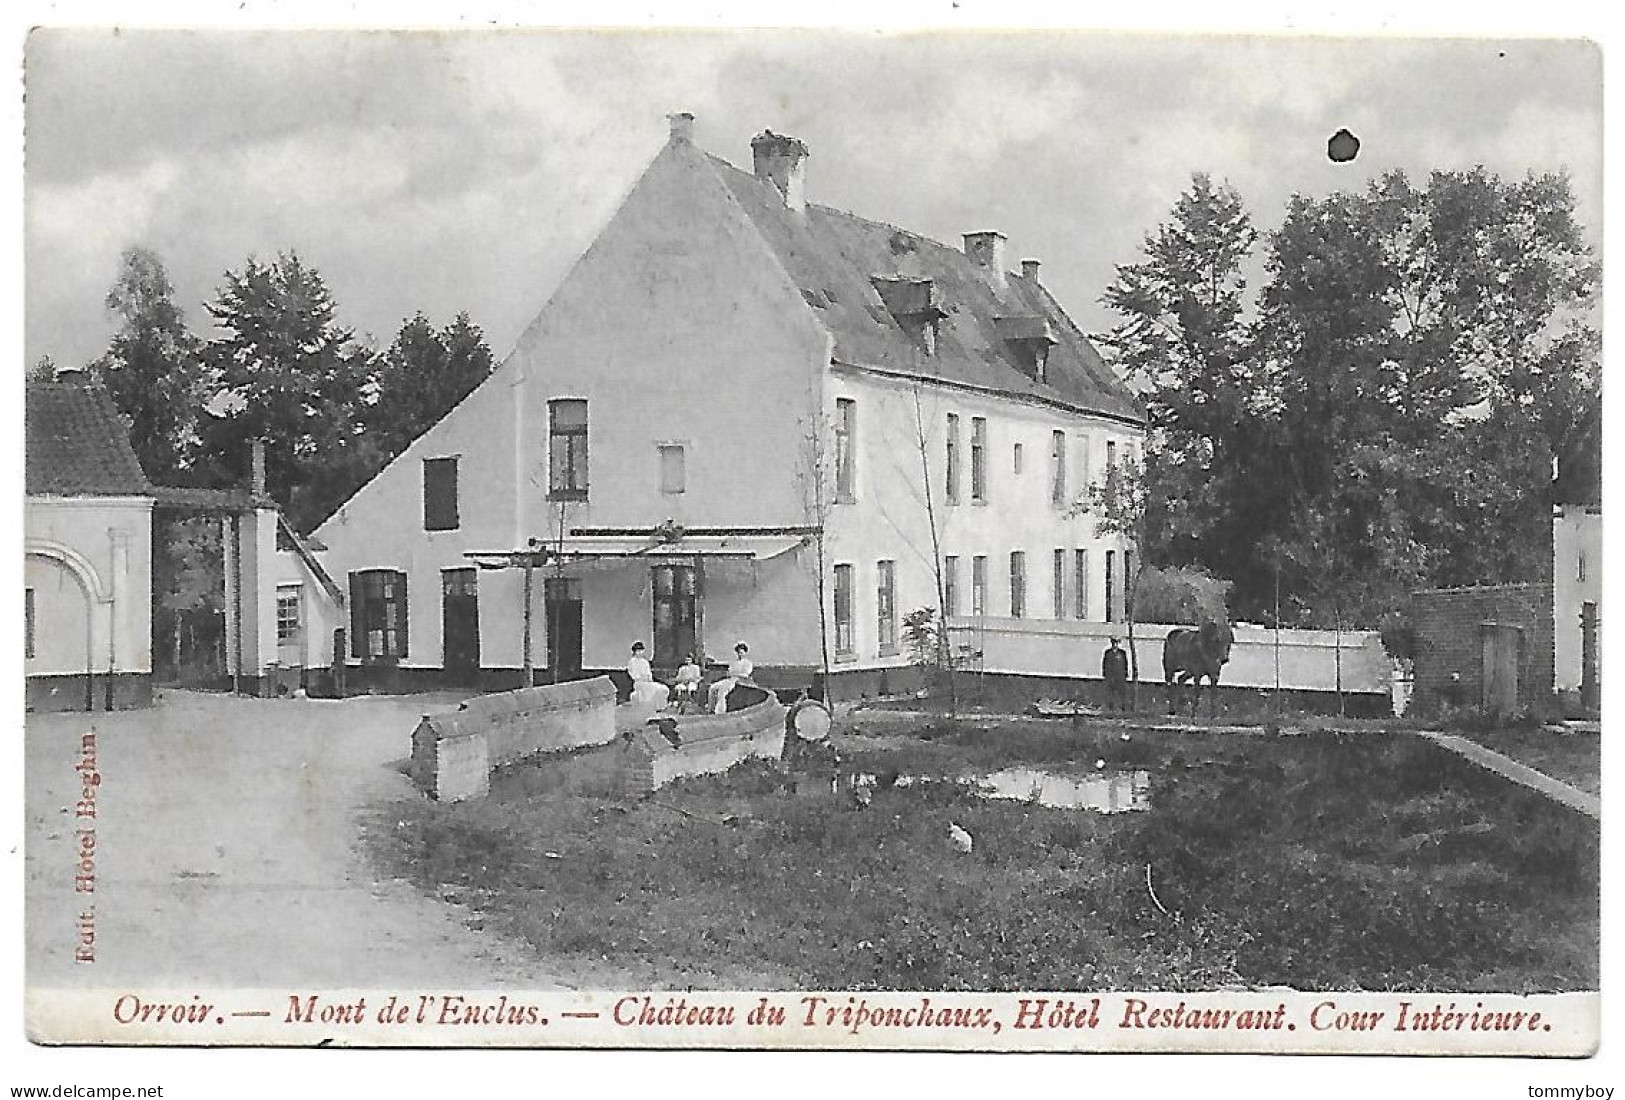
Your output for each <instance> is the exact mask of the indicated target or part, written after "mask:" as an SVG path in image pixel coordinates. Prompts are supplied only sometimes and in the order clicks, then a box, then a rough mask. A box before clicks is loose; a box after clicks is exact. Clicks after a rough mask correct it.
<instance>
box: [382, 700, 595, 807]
mask: <svg viewBox="0 0 1625 1100" xmlns="http://www.w3.org/2000/svg"><path fill="white" fill-rule="evenodd" d="M614 739H615V686H614V685H613V684H612V683H610V681H609V679H608V677H603V676H600V677H597V678H595V679H592V680H576V681H572V682H569V683H563V684H548V685H545V686H543V687H534V688H521V689H519V690H518V691H505V692H499V693H497V694H494V695H479V696H475V697H474V698H472V699H469V700H468V701H467V702H465V703H464V704H463V705H462V707H461V708H460V709H459V710H458V711H457V712H456V713H454V714H436V715H424V717H423V720H422V721H420V722H419V723H418V726H417V729H415V730H414V731H413V732H412V778H413V781H414V782H416V783H417V785H418V786H419V787H421V788H423V789H424V790H425V791H427V792H429V793H430V794H431V795H433V796H434V797H435V798H437V799H439V800H440V801H443V802H453V801H457V800H459V799H465V798H480V797H483V796H484V795H485V794H486V793H487V792H488V791H489V790H490V772H491V769H492V768H496V767H501V766H502V765H504V764H512V763H513V762H515V761H517V760H523V759H525V758H526V757H531V756H536V755H538V754H541V753H548V752H562V751H565V750H567V749H578V748H584V747H588V746H593V745H607V744H609V743H610V742H611V741H613V740H614Z"/></svg>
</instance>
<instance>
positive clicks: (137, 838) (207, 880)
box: [26, 692, 563, 989]
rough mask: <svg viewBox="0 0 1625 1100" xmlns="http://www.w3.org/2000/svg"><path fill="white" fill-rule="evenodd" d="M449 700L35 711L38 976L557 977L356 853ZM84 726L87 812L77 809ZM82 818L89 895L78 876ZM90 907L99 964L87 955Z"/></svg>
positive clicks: (128, 980)
mask: <svg viewBox="0 0 1625 1100" xmlns="http://www.w3.org/2000/svg"><path fill="white" fill-rule="evenodd" d="M454 706H455V699H454V698H452V697H450V696H444V695H442V696H404V697H373V698H358V699H349V700H344V701H328V700H257V699H239V698H232V697H229V696H221V695H205V694H197V693H187V692H167V693H165V695H164V697H163V699H162V701H161V703H160V705H158V706H157V707H155V708H153V709H151V710H145V711H133V712H125V713H115V714H107V713H98V714H55V715H30V716H29V720H28V730H27V817H28V824H27V829H28V832H27V837H28V844H27V853H26V865H27V871H26V874H27V901H26V919H27V929H26V937H27V965H28V980H29V984H30V985H31V986H34V987H39V988H53V987H54V988H62V987H75V988H82V987H102V988H107V987H113V986H122V985H136V986H143V987H146V988H158V987H171V988H192V987H205V988H207V987H215V988H221V987H228V986H229V987H238V988H248V987H259V988H284V987H308V988H341V987H373V988H376V987H380V986H418V987H424V986H431V985H436V984H452V985H455V986H457V987H460V988H465V989H477V988H496V987H523V988H528V989H550V988H561V987H563V983H561V982H559V981H556V980H552V979H550V978H549V976H548V975H547V974H544V973H541V972H540V970H539V963H538V960H536V959H535V958H534V956H530V957H527V952H526V951H524V950H523V949H522V948H519V947H517V946H516V945H514V944H511V943H507V942H502V941H499V940H498V939H497V938H496V937H494V936H493V935H492V934H490V933H487V932H483V931H475V930H473V929H471V928H469V927H467V923H468V922H470V921H469V914H467V913H466V912H463V911H461V910H459V909H458V908H457V907H455V906H450V905H446V904H444V903H442V902H440V901H436V900H434V899H431V898H426V897H424V896H423V895H421V894H419V893H418V892H416V891H415V890H413V889H412V888H411V887H410V886H408V885H407V884H406V883H405V882H401V881H393V880H391V881H384V882H375V881H374V878H373V875H372V874H371V873H370V872H369V870H368V869H367V868H366V866H365V865H364V864H363V861H362V858H361V856H360V855H359V850H360V846H361V845H360V841H361V831H360V830H361V829H362V828H364V827H365V825H366V823H367V822H368V821H369V820H370V819H373V817H374V814H375V812H376V811H375V810H371V809H369V808H370V807H376V806H379V805H382V804H383V803H386V802H387V801H388V800H390V799H391V798H395V797H399V796H401V795H403V794H405V793H407V792H408V791H409V789H410V784H409V783H408V780H407V779H406V777H405V775H403V774H402V773H401V771H400V770H399V768H398V766H397V765H398V764H399V762H400V761H402V760H403V759H404V758H405V757H406V756H407V754H408V752H409V749H410V737H411V731H412V728H413V726H414V725H415V724H416V722H417V719H418V717H419V716H420V715H421V714H424V713H428V712H431V711H444V710H448V709H452V708H453V707H454ZM88 732H94V735H95V737H94V746H93V751H94V756H95V761H94V768H95V771H96V772H97V773H98V774H99V775H100V776H101V783H100V785H99V786H98V787H97V788H96V799H95V802H96V817H95V819H94V821H93V822H92V821H89V820H88V819H79V818H76V817H75V814H74V810H73V807H74V805H75V803H76V802H78V801H79V800H80V799H81V797H82V794H83V792H82V789H81V782H80V776H81V772H80V771H78V770H76V768H75V765H76V764H77V763H78V762H79V761H80V760H81V759H82V758H83V757H84V755H85V753H86V748H87V745H86V742H85V741H84V735H85V734H86V733H88ZM87 824H93V825H94V844H95V847H94V850H93V852H91V853H90V858H91V860H92V863H93V874H94V879H95V884H94V885H95V888H94V893H88V894H87V893H82V892H76V890H75V874H76V871H77V870H78V868H79V857H80V854H81V853H80V848H81V845H82V844H83V843H84V841H83V839H82V837H81V836H80V833H79V832H78V830H79V829H81V828H82V827H83V826H85V825H87ZM382 827H389V823H388V822H384V823H383V826H382ZM86 911H90V912H92V919H91V921H90V922H89V924H90V926H91V927H93V929H94V937H95V939H94V947H93V950H94V955H95V961H94V962H76V961H75V957H74V955H75V949H76V947H78V946H79V945H80V936H79V932H80V927H79V923H80V922H79V919H78V918H79V916H80V914H81V913H83V912H86ZM471 923H478V922H477V921H472V922H471Z"/></svg>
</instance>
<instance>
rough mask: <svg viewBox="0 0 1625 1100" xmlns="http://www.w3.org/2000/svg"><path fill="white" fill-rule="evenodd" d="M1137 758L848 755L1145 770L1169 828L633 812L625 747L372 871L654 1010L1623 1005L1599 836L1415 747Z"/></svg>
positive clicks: (917, 801) (1373, 738)
mask: <svg viewBox="0 0 1625 1100" xmlns="http://www.w3.org/2000/svg"><path fill="white" fill-rule="evenodd" d="M1122 734H1123V730H1122V729H1121V728H1120V727H1102V726H1089V725H1083V726H1074V725H1073V724H1072V723H1070V722H1052V723H1045V722H1037V721H1035V722H1016V723H1009V722H1004V723H1000V722H993V721H988V722H982V723H976V722H950V721H931V722H921V721H920V720H918V719H912V720H910V719H903V718H902V717H901V716H895V717H892V718H889V719H888V718H879V719H870V718H867V717H866V718H865V719H864V720H863V724H862V726H861V727H860V728H857V729H848V730H846V731H844V732H843V733H842V734H841V735H840V737H839V738H838V744H839V747H840V751H841V755H842V760H841V768H842V769H843V770H845V771H853V770H855V771H866V772H875V773H879V774H894V773H900V774H903V775H909V776H930V777H940V778H944V779H952V778H956V777H958V778H970V777H974V776H975V775H978V774H981V773H985V772H987V771H990V770H995V769H998V768H1003V767H1009V766H1015V765H1029V766H1036V767H1042V768H1045V769H1048V770H1052V771H1058V772H1065V773H1074V774H1078V775H1082V774H1085V773H1088V772H1091V771H1094V770H1096V761H1104V762H1105V765H1106V768H1107V769H1112V768H1145V769H1147V770H1149V771H1150V772H1151V774H1152V783H1153V786H1152V792H1151V798H1152V808H1151V809H1150V810H1149V811H1145V812H1133V813H1119V814H1112V815H1103V814H1095V813H1089V812H1082V811H1070V810H1054V809H1047V808H1044V807H1042V806H1038V805H1035V804H1029V803H1024V802H1012V801H998V800H991V799H984V798H981V797H979V796H978V795H977V794H976V793H975V791H974V789H972V788H971V787H969V786H967V785H964V784H961V783H954V782H930V783H914V784H911V785H908V786H898V787H894V788H890V789H882V790H879V791H877V792H875V794H874V798H873V802H872V804H871V805H869V806H868V807H867V808H863V809H857V808H852V802H851V799H850V798H849V797H845V796H837V795H835V794H833V793H831V791H830V784H829V775H830V769H829V764H828V762H827V761H820V762H818V763H816V764H808V765H806V766H805V768H804V769H803V771H802V772H801V774H800V775H799V780H800V781H799V784H798V785H797V789H796V791H794V792H791V791H790V790H788V789H787V788H788V787H789V786H790V784H787V783H786V782H785V777H784V775H783V773H782V772H780V771H779V770H776V769H773V768H770V767H768V766H767V765H765V764H751V765H745V766H742V767H740V768H737V769H735V770H734V771H733V772H731V773H729V774H728V775H726V776H716V777H709V778H706V779H701V780H692V781H688V782H685V783H682V784H679V785H677V786H675V787H672V788H668V789H666V790H663V791H661V792H659V793H658V794H657V795H656V796H655V797H654V798H653V799H648V800H643V801H629V800H626V799H623V798H621V797H619V795H618V793H617V782H616V769H617V767H618V764H619V753H620V749H619V748H618V747H611V748H607V749H602V750H594V751H592V752H587V753H580V754H576V755H574V756H572V757H571V758H569V759H567V760H554V761H549V762H544V763H541V764H537V765H533V766H523V767H516V768H513V769H509V770H508V771H507V772H505V773H504V774H502V775H499V776H497V777H496V778H495V779H494V781H493V789H492V793H491V796H490V797H489V798H487V799H485V800H483V801H481V802H478V803H463V804H453V805H439V804H436V803H432V802H428V801H417V800H413V801H404V802H401V803H397V804H395V805H392V806H389V807H387V809H386V811H385V812H387V813H388V815H389V818H390V824H391V825H392V826H393V828H390V829H383V830H375V831H373V835H374V836H375V837H376V838H378V839H376V840H375V842H374V843H375V845H376V846H375V848H374V853H373V854H374V858H375V859H376V860H377V861H378V863H379V864H380V866H381V868H382V869H383V870H384V871H385V873H388V874H395V875H402V876H405V877H408V878H411V879H412V880H414V881H415V882H416V883H418V884H419V885H420V887H421V888H423V889H424V890H426V891H429V892H436V893H441V894H445V893H447V892H452V893H455V894H456V896H458V897H459V898H461V900H463V901H465V902H467V903H468V904H470V905H471V906H473V907H474V908H476V909H477V910H479V911H480V912H481V913H482V915H483V916H484V917H485V919H486V920H487V922H488V923H489V924H490V925H491V926H493V927H495V928H497V929H498V930H500V931H503V932H505V933H507V934H508V935H511V936H514V937H517V938H520V939H522V940H524V941H526V942H528V943H529V944H530V945H531V946H532V947H533V948H534V949H535V950H536V951H537V952H538V954H540V955H542V956H554V957H568V958H571V959H574V960H576V961H589V960H597V959H601V958H603V959H608V960H610V961H611V962H613V963H615V964H617V965H618V966H620V967H623V968H626V969H629V970H631V971H632V972H633V973H641V974H644V975H646V981H647V984H649V985H651V986H664V987H681V986H700V987H721V988H749V987H758V986H760V987H769V988H771V987H780V988H814V987H822V988H849V989H925V990H931V989H981V990H1004V989H1057V990H1061V989H1085V990H1086V989H1109V988H1116V989H1131V988H1132V989H1168V990H1184V989H1213V988H1220V987H1262V986H1269V985H1290V986H1293V987H1296V988H1305V989H1308V988H1317V989H1318V988H1325V989H1356V988H1358V989H1372V990H1387V989H1394V990H1434V989H1437V990H1465V991H1476V990H1509V991H1517V992H1533V991H1539V990H1564V989H1595V988H1597V985H1598V980H1599V978H1598V935H1599V916H1598V858H1597V847H1598V835H1597V825H1596V822H1594V821H1592V820H1591V819H1589V818H1586V817H1584V816H1582V815H1579V814H1575V813H1572V812H1570V811H1568V810H1565V809H1563V808H1561V807H1559V806H1556V805H1553V804H1552V803H1550V802H1548V801H1547V800H1545V799H1543V798H1541V797H1540V796H1539V795H1536V794H1534V793H1533V792H1529V791H1525V790H1524V789H1522V788H1520V787H1517V786H1515V785H1512V784H1509V783H1506V782H1504V781H1502V780H1500V779H1499V778H1498V777H1495V776H1492V775H1489V774H1487V773H1484V772H1483V771H1481V770H1480V769H1477V768H1475V767H1473V766H1472V765H1470V764H1468V763H1467V762H1466V761H1463V760H1460V759H1459V758H1457V757H1455V756H1454V755H1453V754H1450V753H1447V752H1444V751H1442V750H1439V749H1437V748H1435V747H1433V746H1431V745H1428V744H1426V743H1425V742H1421V741H1420V740H1418V739H1415V738H1412V737H1409V736H1406V735H1402V734H1381V733H1371V734H1361V735H1358V736H1352V737H1351V736H1340V735H1335V734H1326V733H1310V734H1305V735H1302V736H1285V737H1269V736H1264V735H1256V736H1246V735H1235V734H1231V735H1223V734H1175V733H1167V734H1154V733H1131V734H1130V736H1129V738H1128V739H1127V740H1124V739H1123V736H1122ZM397 823H398V824H397ZM950 823H957V824H958V825H960V826H962V827H963V828H964V829H966V830H967V831H969V832H970V833H971V834H972V836H973V837H974V838H975V849H974V852H973V853H972V854H969V855H965V854H961V853H960V852H959V851H957V850H956V849H955V848H954V846H953V845H952V844H951V842H950V840H949V828H950ZM1148 867H1149V868H1150V880H1151V888H1149V889H1148V885H1147V868H1148ZM1153 890H1154V891H1155V895H1154V896H1153V892H1152V891H1153Z"/></svg>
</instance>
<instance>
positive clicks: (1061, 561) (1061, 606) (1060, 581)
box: [1050, 550, 1066, 619]
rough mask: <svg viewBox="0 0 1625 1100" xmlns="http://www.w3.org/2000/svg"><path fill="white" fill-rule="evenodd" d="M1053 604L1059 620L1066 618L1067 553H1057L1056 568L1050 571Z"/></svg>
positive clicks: (1059, 551) (1058, 551)
mask: <svg viewBox="0 0 1625 1100" xmlns="http://www.w3.org/2000/svg"><path fill="white" fill-rule="evenodd" d="M1050 573H1051V576H1050V592H1051V595H1052V597H1053V599H1052V600H1051V603H1052V605H1053V610H1054V612H1055V617H1056V618H1057V619H1064V618H1066V551H1065V550H1057V551H1055V568H1054V569H1052V570H1051V571H1050Z"/></svg>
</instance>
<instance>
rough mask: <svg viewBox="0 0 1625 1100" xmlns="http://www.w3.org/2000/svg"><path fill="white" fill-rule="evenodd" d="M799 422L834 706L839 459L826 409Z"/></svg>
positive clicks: (799, 475)
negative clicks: (832, 592) (832, 608)
mask: <svg viewBox="0 0 1625 1100" xmlns="http://www.w3.org/2000/svg"><path fill="white" fill-rule="evenodd" d="M798 424H799V426H800V428H801V454H800V455H799V456H798V457H799V459H800V461H799V463H798V464H797V466H796V484H797V488H798V489H799V490H800V492H801V507H802V512H803V514H804V515H805V517H806V520H807V523H808V525H809V526H810V527H811V528H812V532H813V533H812V549H813V591H814V593H815V595H816V597H817V600H818V648H819V656H820V660H821V663H822V666H823V699H824V702H825V703H826V704H827V705H829V706H830V707H833V706H834V705H835V694H834V690H833V687H832V685H831V683H830V658H829V568H828V557H829V556H828V546H829V543H828V536H827V530H828V526H829V517H830V513H831V511H832V510H833V508H834V505H835V470H834V462H835V459H834V455H833V454H832V453H831V451H832V448H831V447H830V445H829V440H830V438H831V437H832V436H833V434H834V429H833V427H832V426H831V425H830V423H829V417H828V416H826V415H825V414H824V412H823V410H822V409H820V410H819V411H817V412H815V413H813V415H812V416H811V417H809V418H807V419H805V420H798Z"/></svg>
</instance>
